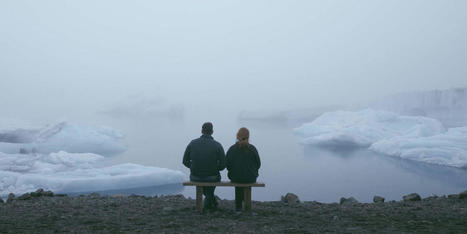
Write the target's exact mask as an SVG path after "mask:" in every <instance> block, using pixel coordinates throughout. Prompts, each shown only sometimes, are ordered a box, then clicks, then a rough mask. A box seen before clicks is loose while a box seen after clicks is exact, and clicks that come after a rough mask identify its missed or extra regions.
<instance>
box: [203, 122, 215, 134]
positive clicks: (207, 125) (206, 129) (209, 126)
mask: <svg viewBox="0 0 467 234" xmlns="http://www.w3.org/2000/svg"><path fill="white" fill-rule="evenodd" d="M201 132H202V133H203V134H208V135H211V134H212V133H213V130H212V123H211V122H206V123H204V124H203V127H201Z"/></svg>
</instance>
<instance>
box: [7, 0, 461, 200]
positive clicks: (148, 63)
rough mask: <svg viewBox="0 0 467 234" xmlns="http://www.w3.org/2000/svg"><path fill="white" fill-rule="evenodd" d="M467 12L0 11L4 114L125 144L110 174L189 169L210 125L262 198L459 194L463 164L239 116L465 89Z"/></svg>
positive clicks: (371, 8) (413, 5) (433, 1)
mask: <svg viewBox="0 0 467 234" xmlns="http://www.w3.org/2000/svg"><path fill="white" fill-rule="evenodd" d="M465 12H467V2H466V1H464V0H450V1H437V0H413V1H403V0H394V1H384V0H351V1H346V0H341V1H337V0H332V1H266V0H263V1H253V2H252V1H214V0H212V1H185V0H180V1H148V0H141V1H131V2H130V1H121V0H117V1H110V0H103V1H89V0H83V1H59V0H46V1H32V0H29V1H27V0H18V1H0V100H2V101H1V102H0V117H1V118H8V119H22V120H25V121H30V122H37V123H45V124H48V123H56V122H57V121H67V122H71V123H79V124H92V125H105V126H109V127H112V128H115V129H119V130H121V131H122V132H123V133H124V134H125V136H126V138H125V139H124V140H123V142H124V144H125V145H127V147H128V150H127V151H126V152H124V153H123V154H121V155H118V156H115V157H112V158H110V159H109V161H108V162H107V163H108V164H109V165H112V164H117V163H125V162H132V163H138V164H142V165H148V166H157V167H166V168H170V169H174V170H181V171H182V172H184V173H185V174H188V173H189V171H188V169H186V168H184V167H183V165H182V164H181V159H182V154H183V151H184V150H185V147H186V144H188V142H189V141H190V140H191V139H193V138H196V137H198V136H199V134H200V128H201V124H202V123H203V122H205V121H212V122H213V123H214V131H215V133H214V137H215V139H217V140H219V141H220V142H221V143H222V144H223V146H224V148H225V149H226V150H227V148H228V147H229V146H230V145H231V144H233V143H234V142H235V133H236V131H237V130H238V128H239V127H243V126H246V127H248V128H250V130H251V134H252V143H253V144H255V145H256V146H257V147H258V149H259V152H260V156H261V157H262V159H263V167H262V169H261V171H260V174H261V175H260V179H262V180H264V181H265V182H266V183H267V184H268V187H266V188H265V189H261V188H258V189H255V192H254V195H253V196H254V199H258V200H274V199H278V197H279V196H280V195H281V194H285V193H286V192H296V193H297V194H299V195H300V196H302V197H304V198H305V199H306V200H320V201H335V200H337V198H338V197H340V196H344V195H345V196H347V195H349V196H350V195H353V196H355V197H357V198H358V199H360V200H369V199H370V195H374V194H373V193H381V195H385V194H387V196H388V197H390V198H391V199H397V198H400V195H401V194H403V193H409V192H412V190H417V191H418V192H420V193H421V194H424V195H429V194H431V193H451V192H458V191H457V190H460V188H462V187H464V188H465V187H466V184H465V181H467V179H466V178H467V176H466V173H465V170H463V169H456V168H447V169H446V167H438V166H431V165H430V166H423V165H425V164H421V165H422V166H420V164H416V163H415V164H413V163H411V162H406V161H407V160H403V161H400V160H398V159H395V158H391V157H388V156H382V155H376V154H375V153H373V152H370V151H368V150H364V149H360V150H361V151H357V152H355V151H347V152H344V153H342V152H335V151H327V150H322V149H319V148H316V147H311V146H304V145H300V144H299V139H298V138H297V137H296V136H295V134H294V132H293V128H295V127H298V126H299V125H300V124H301V123H304V122H310V121H312V120H313V119H314V118H316V117H317V116H312V115H311V114H310V115H309V117H308V116H307V115H304V116H301V117H303V118H300V121H299V122H295V123H289V122H288V123H283V122H280V121H279V122H277V121H272V123H271V122H268V123H261V121H259V122H260V123H258V121H256V122H255V121H244V120H239V119H238V116H239V114H240V113H242V111H248V113H252V112H254V113H256V115H258V113H259V114H261V113H278V112H281V111H295V110H308V109H310V108H318V107H319V108H321V107H323V106H324V107H330V106H332V108H330V109H329V110H337V109H339V108H337V107H342V108H343V109H346V108H349V107H353V106H362V107H364V106H366V105H367V104H368V103H371V102H372V101H374V100H375V99H379V98H383V97H385V96H388V95H393V94H396V93H400V92H412V91H427V90H435V89H449V88H456V87H467V78H466V74H467V66H465V64H466V63H467V44H466V43H465V42H466V41H467V14H465ZM305 113H306V114H308V113H307V112H305ZM466 113H467V112H466ZM7 127H9V126H0V130H1V129H5V128H7ZM343 155H346V156H343ZM348 155H351V156H348ZM318 165H320V166H318ZM326 165H331V167H330V168H329V171H323V168H325V167H326ZM345 166H348V167H345ZM341 167H343V168H341ZM362 171H366V172H367V173H363V172H362ZM360 172H362V173H363V174H359V173H360ZM379 172H381V173H380V174H379V175H378V176H377V174H378V173H379ZM350 175H355V177H353V178H354V179H348V180H345V178H350ZM394 175H399V177H398V176H394ZM446 175H448V176H446ZM449 175H452V176H449ZM454 175H457V176H454ZM223 178H226V177H225V172H224V174H223ZM453 178H464V179H466V180H458V179H453ZM302 179H303V180H302ZM290 180H293V181H294V183H290ZM401 181H404V182H401ZM448 181H453V182H448ZM395 184H400V185H399V186H396V187H391V188H392V190H391V189H387V187H385V186H382V185H395ZM373 188H374V189H373ZM256 190H258V191H256ZM182 192H183V193H184V194H185V195H187V196H193V191H192V190H190V188H188V189H185V190H183V191H182ZM219 192H220V194H221V195H222V196H224V197H227V198H232V196H233V192H232V191H230V190H225V189H223V190H219ZM255 196H257V197H255Z"/></svg>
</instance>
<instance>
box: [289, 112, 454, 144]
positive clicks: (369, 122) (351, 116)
mask: <svg viewBox="0 0 467 234" xmlns="http://www.w3.org/2000/svg"><path fill="white" fill-rule="evenodd" d="M444 131H445V129H444V127H443V125H442V124H441V123H440V122H439V121H437V120H435V119H431V118H426V117H416V116H401V115H398V114H395V113H391V112H387V111H375V110H371V109H365V110H362V111H356V112H354V111H335V112H328V113H324V114H322V115H321V116H320V117H318V118H316V119H315V120H314V121H313V122H311V123H306V124H303V125H302V126H301V127H299V128H296V129H295V132H296V134H297V135H299V136H300V137H301V138H302V139H301V142H302V143H303V144H311V145H318V146H331V147H334V146H355V147H369V146H370V145H371V144H373V143H375V142H377V141H380V140H383V139H388V138H392V137H396V136H411V137H423V136H432V135H436V134H439V133H442V132H444Z"/></svg>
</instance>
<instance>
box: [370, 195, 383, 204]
mask: <svg viewBox="0 0 467 234" xmlns="http://www.w3.org/2000/svg"><path fill="white" fill-rule="evenodd" d="M373 202H374V203H383V202H384V197H381V196H374V197H373Z"/></svg>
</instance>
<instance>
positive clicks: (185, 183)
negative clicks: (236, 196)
mask: <svg viewBox="0 0 467 234" xmlns="http://www.w3.org/2000/svg"><path fill="white" fill-rule="evenodd" d="M183 186H202V187H204V186H223V187H265V184H264V183H262V182H256V183H251V184H240V183H232V182H227V181H221V182H195V181H185V182H183Z"/></svg>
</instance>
